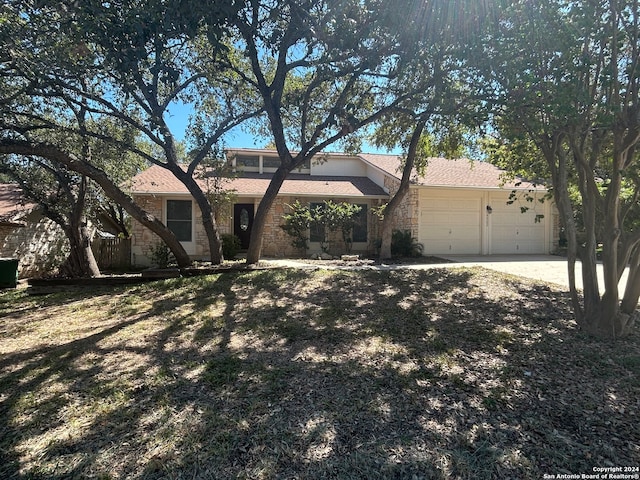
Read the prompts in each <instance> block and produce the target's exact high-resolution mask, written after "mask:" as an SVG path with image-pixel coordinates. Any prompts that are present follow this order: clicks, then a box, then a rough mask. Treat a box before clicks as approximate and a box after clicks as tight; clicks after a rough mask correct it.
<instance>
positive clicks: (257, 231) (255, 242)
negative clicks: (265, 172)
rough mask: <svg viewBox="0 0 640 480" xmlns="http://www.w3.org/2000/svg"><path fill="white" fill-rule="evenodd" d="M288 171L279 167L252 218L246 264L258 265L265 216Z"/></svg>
mask: <svg viewBox="0 0 640 480" xmlns="http://www.w3.org/2000/svg"><path fill="white" fill-rule="evenodd" d="M288 173H289V172H288V171H287V170H286V169H285V168H283V167H280V168H278V170H276V172H275V173H274V174H273V178H272V179H271V182H269V187H268V188H267V191H266V192H265V194H264V196H263V197H262V200H260V204H259V205H258V209H257V210H256V214H255V216H254V218H253V227H252V228H251V240H250V241H249V249H248V250H247V264H249V265H252V264H255V263H258V261H259V260H260V255H261V254H262V236H263V234H264V228H265V226H266V224H267V214H268V213H269V210H271V206H272V205H273V202H274V201H275V199H276V197H277V196H278V192H279V191H280V187H281V186H282V184H283V183H284V180H285V179H286V178H287V175H288Z"/></svg>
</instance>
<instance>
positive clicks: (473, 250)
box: [419, 195, 482, 255]
mask: <svg viewBox="0 0 640 480" xmlns="http://www.w3.org/2000/svg"><path fill="white" fill-rule="evenodd" d="M480 200H481V199H480V197H479V196H476V197H461V196H451V197H432V196H427V195H423V196H421V198H420V206H421V209H420V230H419V232H420V233H419V241H420V243H422V244H423V245H424V254H426V255H438V254H439V255H445V254H454V255H455V254H473V255H475V254H479V253H481V250H482V243H481V232H480V222H481V213H480V212H481V209H480V203H481V202H480Z"/></svg>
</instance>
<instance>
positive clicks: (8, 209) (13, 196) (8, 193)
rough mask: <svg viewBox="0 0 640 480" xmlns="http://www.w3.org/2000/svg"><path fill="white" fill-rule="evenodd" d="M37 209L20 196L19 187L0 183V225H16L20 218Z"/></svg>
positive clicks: (34, 204) (33, 204) (35, 205)
mask: <svg viewBox="0 0 640 480" xmlns="http://www.w3.org/2000/svg"><path fill="white" fill-rule="evenodd" d="M35 207H37V204H36V203H33V202H30V201H28V200H26V199H25V198H24V196H23V195H22V190H21V189H20V187H19V186H18V185H16V184H14V183H0V223H4V224H13V223H16V222H17V221H18V220H19V219H20V217H21V216H23V215H24V214H26V213H29V212H30V211H32V210H33V209H34V208H35Z"/></svg>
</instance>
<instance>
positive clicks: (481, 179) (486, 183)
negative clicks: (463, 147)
mask: <svg viewBox="0 0 640 480" xmlns="http://www.w3.org/2000/svg"><path fill="white" fill-rule="evenodd" d="M360 157H361V158H362V159H363V160H365V161H366V162H367V163H369V164H371V165H373V166H375V167H377V168H379V169H380V170H383V171H384V172H386V173H388V174H389V175H392V176H394V177H396V178H397V179H400V178H401V177H402V170H399V167H400V158H399V157H398V156H397V155H379V154H371V153H361V154H360ZM504 175H505V172H504V171H503V170H500V169H499V168H498V167H496V166H495V165H492V164H490V163H487V162H479V161H475V160H467V159H458V160H449V159H446V158H430V159H429V161H428V164H427V169H426V171H425V175H424V176H418V175H417V173H416V172H415V171H414V174H413V176H412V180H413V183H414V184H416V185H424V186H430V187H436V186H438V187H459V188H465V187H466V188H500V187H502V188H508V189H537V190H544V187H542V186H540V185H538V186H534V185H533V183H531V182H527V181H524V180H522V179H515V180H508V181H505V178H504ZM517 183H519V184H518V185H516V184H517Z"/></svg>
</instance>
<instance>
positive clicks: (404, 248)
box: [391, 230, 424, 257]
mask: <svg viewBox="0 0 640 480" xmlns="http://www.w3.org/2000/svg"><path fill="white" fill-rule="evenodd" d="M423 250H424V246H423V245H422V244H421V243H418V241H417V240H416V239H415V238H414V237H413V236H412V235H411V230H403V231H400V230H394V231H393V233H392V234H391V255H393V256H397V257H419V256H420V255H422V251H423Z"/></svg>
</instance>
